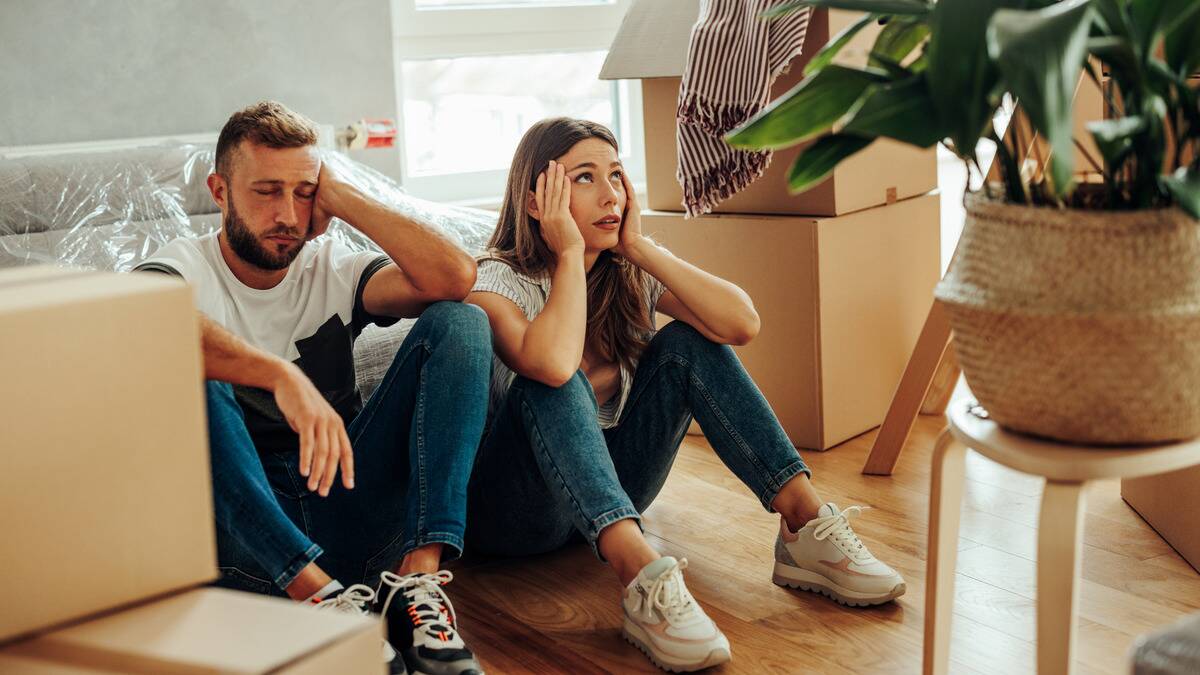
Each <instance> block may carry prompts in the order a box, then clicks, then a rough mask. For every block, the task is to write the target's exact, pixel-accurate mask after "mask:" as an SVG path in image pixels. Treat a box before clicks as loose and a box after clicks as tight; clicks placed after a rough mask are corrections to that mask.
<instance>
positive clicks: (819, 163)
mask: <svg viewBox="0 0 1200 675" xmlns="http://www.w3.org/2000/svg"><path fill="white" fill-rule="evenodd" d="M874 141H875V139H874V138H864V137H862V136H846V135H843V134H833V135H830V136H825V137H823V138H820V139H818V140H817V142H816V143H813V144H812V145H810V146H809V147H807V148H805V149H804V152H802V153H800V156H799V157H797V158H796V161H795V163H793V164H792V169H791V171H790V172H789V173H788V191H789V192H791V193H792V194H799V193H801V192H804V191H805V190H808V189H810V188H812V187H813V186H815V185H816V184H817V183H820V182H821V181H822V180H824V179H825V177H826V176H828V175H829V173H830V172H831V171H833V170H834V168H835V167H837V165H838V164H839V163H841V161H842V160H843V159H846V158H847V157H849V156H850V155H853V154H854V153H856V152H858V151H859V150H862V149H863V148H865V147H867V146H868V145H870V144H871V143H873V142H874Z"/></svg>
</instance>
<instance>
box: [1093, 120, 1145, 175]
mask: <svg viewBox="0 0 1200 675" xmlns="http://www.w3.org/2000/svg"><path fill="white" fill-rule="evenodd" d="M1087 130H1088V131H1090V132H1091V134H1092V138H1093V139H1094V140H1095V141H1096V147H1097V148H1099V149H1100V154H1101V155H1103V156H1104V161H1105V163H1106V164H1107V165H1108V167H1109V170H1110V171H1112V170H1114V169H1115V168H1116V167H1117V165H1118V164H1120V163H1121V161H1122V160H1123V159H1125V157H1126V156H1127V155H1128V154H1129V153H1130V152H1132V151H1133V137H1134V136H1136V135H1138V134H1140V133H1142V132H1143V131H1145V130H1146V118H1144V117H1141V116H1139V115H1134V116H1132V117H1121V118H1119V119H1113V120H1099V121H1095V122H1088V124H1087Z"/></svg>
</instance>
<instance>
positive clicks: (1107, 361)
mask: <svg viewBox="0 0 1200 675" xmlns="http://www.w3.org/2000/svg"><path fill="white" fill-rule="evenodd" d="M805 6H825V7H831V8H840V9H849V10H859V11H863V12H865V13H866V14H865V15H864V16H863V18H862V20H861V21H859V22H858V23H857V24H855V25H853V26H851V27H849V28H848V29H847V30H846V31H844V32H843V33H842V34H840V35H838V36H836V37H834V38H833V39H832V40H831V41H830V43H829V44H828V45H826V46H825V47H824V49H823V50H822V51H820V52H819V53H818V54H817V55H816V56H814V57H813V58H812V59H811V61H810V62H809V63H808V65H807V66H806V68H805V75H806V77H805V79H804V80H803V82H801V83H800V84H799V85H797V86H796V87H795V88H794V89H793V90H791V91H790V92H788V93H787V94H786V95H784V96H782V97H781V98H780V99H779V100H777V101H774V102H772V103H771V104H770V105H769V106H768V107H767V108H765V109H764V110H763V111H762V112H761V113H760V114H759V115H757V116H755V117H754V118H752V119H750V120H748V121H747V122H746V123H745V124H743V125H742V126H741V127H739V128H737V129H735V130H733V131H732V132H730V133H729V134H728V135H727V137H726V141H727V142H728V143H729V144H730V145H732V146H734V147H739V148H748V149H749V148H753V149H773V148H781V147H786V146H789V145H793V144H796V143H800V142H806V141H811V145H809V146H808V147H807V148H806V149H805V150H804V152H803V153H801V155H800V156H799V158H798V159H797V160H796V162H795V164H794V165H793V166H792V168H791V172H790V175H789V184H790V188H791V190H792V191H793V192H799V191H803V190H805V189H807V188H809V187H811V186H813V185H815V184H816V183H818V182H820V181H821V180H822V179H823V178H824V177H825V176H826V175H828V173H829V172H830V171H831V170H832V169H833V168H834V167H835V166H836V165H837V164H838V163H839V162H840V161H842V160H843V159H845V158H847V157H849V156H850V155H852V154H854V153H856V152H858V151H860V150H862V149H863V148H865V147H867V146H868V145H870V144H871V143H872V142H873V141H874V140H875V139H877V138H881V137H886V138H892V139H896V140H899V141H902V142H906V143H910V144H912V145H916V146H920V147H930V146H932V145H933V144H935V143H938V142H942V143H944V144H945V145H946V146H947V147H948V148H949V149H950V150H951V151H953V152H954V153H955V154H956V155H957V156H958V157H960V158H961V159H963V160H964V161H965V162H967V163H968V166H969V167H970V168H973V169H974V170H975V171H980V172H982V169H981V167H980V162H979V156H978V154H977V146H979V145H980V141H981V139H990V141H991V142H992V143H993V144H994V145H995V150H996V162H998V163H999V169H1000V171H999V173H1000V176H1001V178H1002V180H1000V181H999V182H998V184H996V185H988V184H985V186H984V188H983V189H981V190H979V191H977V192H974V193H969V194H968V195H967V196H966V198H965V202H966V207H967V220H966V223H965V227H964V230H963V234H962V239H961V240H960V242H959V245H958V250H957V252H956V254H955V258H954V261H953V262H952V264H951V267H950V270H949V271H948V272H947V274H946V277H945V278H944V279H943V280H942V282H941V283H940V284H939V285H938V288H937V291H936V297H937V298H938V300H939V301H941V302H942V303H943V304H944V306H945V307H946V308H947V312H948V315H949V317H950V323H951V326H952V328H953V330H954V340H955V348H956V352H957V353H958V356H959V360H960V363H961V365H962V368H963V372H964V374H965V375H966V377H967V381H968V383H969V384H970V386H971V388H972V391H973V392H974V394H975V395H976V396H977V397H978V399H979V401H980V402H981V404H982V405H983V406H984V407H985V408H986V409H987V410H988V412H989V413H990V415H991V417H992V418H993V419H995V420H996V421H997V422H999V423H1000V424H1002V425H1004V426H1007V427H1010V428H1013V429H1016V430H1019V431H1024V432H1028V433H1033V434H1037V435H1041V436H1046V437H1051V438H1056V439H1060V440H1066V441H1073V442H1080V443H1092V444H1133V443H1154V442H1164V441H1169V440H1175V439H1181V438H1190V437H1193V436H1196V435H1200V221H1198V220H1197V219H1200V97H1198V95H1197V89H1196V86H1197V82H1198V81H1197V80H1190V81H1189V76H1190V75H1192V74H1193V73H1195V71H1196V70H1197V68H1200V2H1197V1H1196V0H1063V1H1062V2H1054V1H1049V0H936V2H935V1H934V0H803V1H801V0H795V1H792V2H784V3H781V4H780V5H778V6H776V7H775V8H773V9H772V10H771V11H770V12H768V15H780V14H783V13H786V12H790V11H797V10H800V9H801V8H803V7H805ZM873 21H879V22H884V23H886V25H885V27H884V28H883V30H882V31H881V32H880V34H879V36H878V37H877V39H876V41H875V42H874V46H873V48H872V51H871V53H870V56H869V61H868V63H867V65H866V66H865V67H849V66H845V65H839V64H836V63H834V58H835V57H836V55H837V53H838V51H839V50H840V49H841V48H842V47H843V46H844V45H845V44H846V43H847V42H848V41H849V39H850V38H851V37H852V36H853V35H854V33H856V32H857V31H859V30H861V29H862V28H863V27H864V26H866V25H868V24H869V23H870V22H873ZM1097 64H1099V66H1100V68H1097V67H1096V65H1097ZM1081 74H1083V75H1084V76H1086V77H1089V78H1092V79H1093V80H1095V81H1096V82H1097V84H1100V83H1101V80H1102V79H1104V80H1105V81H1104V86H1103V89H1104V91H1105V94H1106V96H1107V97H1108V100H1107V107H1108V108H1109V109H1110V110H1111V111H1112V114H1111V115H1109V116H1108V118H1107V119H1104V120H1099V121H1095V122H1092V123H1091V124H1089V126H1088V131H1089V133H1090V134H1091V135H1092V137H1093V138H1094V140H1095V143H1096V146H1097V147H1098V148H1099V151H1100V154H1101V155H1102V157H1101V158H1096V160H1095V162H1096V164H1097V166H1096V167H1095V168H1096V169H1097V172H1098V174H1099V175H1100V176H1101V177H1102V182H1081V181H1077V180H1076V176H1075V172H1074V167H1073V159H1074V145H1075V143H1076V141H1077V139H1074V138H1072V127H1073V125H1072V110H1071V107H1072V99H1073V95H1074V91H1075V88H1076V85H1077V83H1078V81H1079V78H1080V76H1081ZM1006 94H1007V95H1011V96H1012V97H1014V98H1015V99H1016V100H1017V101H1018V104H1019V106H1020V108H1021V110H1022V111H1023V112H1024V114H1025V115H1027V117H1028V119H1029V121H1030V123H1031V125H1032V128H1033V131H1034V132H1035V133H1036V134H1037V135H1038V136H1039V137H1040V138H1043V139H1045V142H1046V144H1047V146H1048V149H1049V155H1050V156H1049V167H1048V170H1047V171H1044V172H1042V171H1030V170H1028V169H1029V167H1028V166H1023V165H1022V164H1021V163H1020V162H1019V159H1020V157H1021V152H1019V149H1018V147H1017V146H1016V144H1015V142H1014V140H1013V139H1006V138H1003V137H1002V136H1001V134H998V133H997V130H996V129H995V128H994V127H993V119H994V118H995V117H996V113H997V111H998V110H999V109H1000V108H1001V106H1002V104H1003V102H1004V99H1005V95H1006ZM1101 164H1102V166H1101ZM896 170H898V171H899V170H903V168H902V167H897V168H896Z"/></svg>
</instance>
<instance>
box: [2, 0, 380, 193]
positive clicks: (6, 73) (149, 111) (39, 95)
mask: <svg viewBox="0 0 1200 675" xmlns="http://www.w3.org/2000/svg"><path fill="white" fill-rule="evenodd" d="M391 30H392V28H391V12H390V9H389V0H342V1H337V2H335V1H333V0H315V1H312V2H302V1H300V0H271V1H269V2H268V1H265V0H264V1H254V0H242V1H238V0H203V1H196V0H0V146H5V145H30V144H36V143H63V142H74V141H88V140H101V139H109V138H126V137H136V136H159V135H168V134H185V133H201V132H208V131H216V130H218V129H220V127H221V125H222V124H223V123H224V122H225V119H226V118H227V117H228V116H229V114H230V113H231V112H232V111H234V110H236V109H237V108H240V107H242V106H244V105H247V104H249V103H253V102H254V101H257V100H259V99H263V98H273V99H276V100H279V101H281V102H283V103H284V104H286V105H288V106H290V107H292V108H294V109H296V110H298V111H300V112H302V113H304V114H306V115H308V116H309V117H311V118H313V119H314V120H316V121H317V122H319V123H321V124H333V125H335V126H339V127H340V126H343V125H345V124H348V123H350V122H353V121H354V120H357V119H358V118H360V117H389V118H392V119H395V118H396V117H397V103H396V81H395V65H394V57H393V49H392V39H391ZM355 158H356V159H359V160H360V161H364V162H366V163H368V164H370V165H372V166H374V167H375V168H377V169H380V170H381V171H384V172H385V173H387V174H389V175H391V176H393V177H395V178H399V169H400V162H399V157H398V154H397V153H396V152H395V151H394V150H386V149H383V150H375V149H372V150H366V151H362V152H358V153H355Z"/></svg>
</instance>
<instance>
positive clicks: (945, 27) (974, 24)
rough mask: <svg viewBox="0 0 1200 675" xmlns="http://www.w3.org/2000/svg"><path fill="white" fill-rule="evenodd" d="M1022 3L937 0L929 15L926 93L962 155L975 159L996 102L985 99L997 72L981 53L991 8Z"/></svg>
mask: <svg viewBox="0 0 1200 675" xmlns="http://www.w3.org/2000/svg"><path fill="white" fill-rule="evenodd" d="M1026 5H1027V3H1026V2H1024V0H938V3H937V4H936V5H934V7H933V12H932V13H931V14H930V18H929V27H930V38H929V47H928V48H927V50H926V53H927V54H928V56H929V67H928V74H929V91H930V94H931V96H932V98H933V104H934V107H935V108H936V109H937V113H938V119H939V120H940V121H941V124H942V125H943V126H944V127H945V128H946V131H947V133H946V135H947V136H949V137H950V139H951V140H952V141H953V144H954V149H955V151H956V152H957V153H958V154H959V155H960V156H962V157H967V158H974V157H975V146H976V145H977V144H978V143H979V138H980V136H982V135H983V132H984V130H985V129H986V128H987V127H988V125H989V124H990V123H991V120H992V114H993V113H994V112H995V110H996V106H997V104H998V101H992V100H989V99H990V94H991V92H992V90H993V89H995V85H996V81H997V73H996V69H995V66H993V65H992V63H991V60H990V59H989V58H988V53H987V41H986V34H987V22H988V19H989V18H990V17H991V16H992V14H993V13H995V12H996V10H997V9H1000V8H1004V7H1020V8H1023V7H1025V6H1026Z"/></svg>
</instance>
